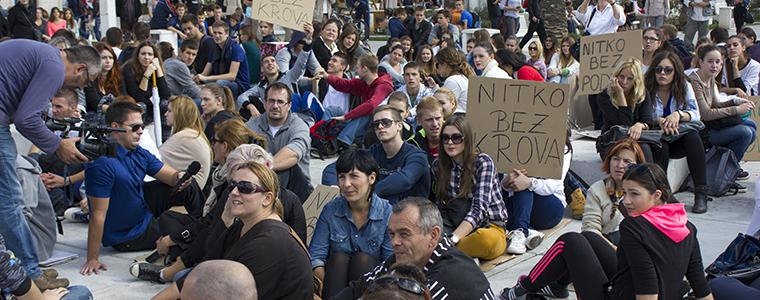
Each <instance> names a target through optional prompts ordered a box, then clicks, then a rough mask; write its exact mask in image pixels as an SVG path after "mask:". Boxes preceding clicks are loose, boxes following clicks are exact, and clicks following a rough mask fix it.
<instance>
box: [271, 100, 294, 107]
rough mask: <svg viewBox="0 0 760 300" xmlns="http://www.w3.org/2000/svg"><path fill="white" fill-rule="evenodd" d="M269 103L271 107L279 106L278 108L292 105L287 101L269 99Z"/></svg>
mask: <svg viewBox="0 0 760 300" xmlns="http://www.w3.org/2000/svg"><path fill="white" fill-rule="evenodd" d="M267 103H268V104H270V105H272V104H277V105H278V106H285V105H288V104H290V102H288V101H285V100H271V99H267Z"/></svg>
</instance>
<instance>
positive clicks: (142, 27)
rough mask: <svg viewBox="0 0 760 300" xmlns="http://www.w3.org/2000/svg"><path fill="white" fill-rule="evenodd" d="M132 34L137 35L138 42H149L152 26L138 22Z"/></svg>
mask: <svg viewBox="0 0 760 300" xmlns="http://www.w3.org/2000/svg"><path fill="white" fill-rule="evenodd" d="M132 32H133V33H134V34H135V39H136V40H138V41H141V42H142V41H147V40H148V39H150V25H149V24H148V23H145V22H137V24H135V26H134V27H132Z"/></svg>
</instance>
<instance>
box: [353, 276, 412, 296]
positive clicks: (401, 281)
mask: <svg viewBox="0 0 760 300" xmlns="http://www.w3.org/2000/svg"><path fill="white" fill-rule="evenodd" d="M391 284H394V285H396V286H398V287H399V288H400V289H402V290H404V291H407V292H410V293H412V294H415V295H422V294H423V293H424V292H425V289H423V288H422V286H420V284H419V283H418V282H416V281H414V280H411V279H407V278H398V277H382V278H378V279H375V280H374V281H372V283H370V284H369V287H368V288H367V293H372V292H375V291H377V290H380V289H385V288H388V287H389V286H390V285H391Z"/></svg>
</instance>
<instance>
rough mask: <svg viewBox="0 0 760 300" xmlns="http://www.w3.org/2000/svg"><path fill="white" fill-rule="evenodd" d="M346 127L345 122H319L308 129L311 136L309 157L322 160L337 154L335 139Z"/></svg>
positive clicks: (337, 146)
mask: <svg viewBox="0 0 760 300" xmlns="http://www.w3.org/2000/svg"><path fill="white" fill-rule="evenodd" d="M344 127H346V122H342V121H338V120H333V119H330V120H319V121H317V122H316V123H314V126H311V128H309V134H310V135H311V155H312V157H314V158H319V159H321V160H324V159H325V158H326V157H332V156H335V155H336V154H338V150H339V149H338V148H339V145H338V141H337V139H336V137H338V134H340V132H341V131H342V130H343V128H344Z"/></svg>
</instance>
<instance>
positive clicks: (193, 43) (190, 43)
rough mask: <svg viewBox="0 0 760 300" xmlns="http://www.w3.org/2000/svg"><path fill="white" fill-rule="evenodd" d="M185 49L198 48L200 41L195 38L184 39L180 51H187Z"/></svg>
mask: <svg viewBox="0 0 760 300" xmlns="http://www.w3.org/2000/svg"><path fill="white" fill-rule="evenodd" d="M185 49H191V50H198V41H197V40H193V39H187V40H184V41H182V45H181V46H180V47H179V51H185Z"/></svg>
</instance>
